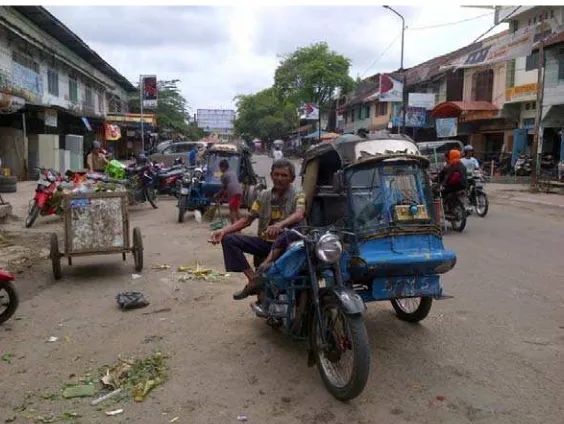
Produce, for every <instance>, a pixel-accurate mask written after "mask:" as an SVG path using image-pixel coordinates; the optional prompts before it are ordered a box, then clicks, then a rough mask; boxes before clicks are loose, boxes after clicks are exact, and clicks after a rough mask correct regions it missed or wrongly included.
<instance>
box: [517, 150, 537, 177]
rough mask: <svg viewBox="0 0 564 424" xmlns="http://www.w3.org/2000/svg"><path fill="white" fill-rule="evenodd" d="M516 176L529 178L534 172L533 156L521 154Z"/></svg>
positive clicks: (518, 159)
mask: <svg viewBox="0 0 564 424" xmlns="http://www.w3.org/2000/svg"><path fill="white" fill-rule="evenodd" d="M514 170H515V175H517V176H520V177H527V176H529V175H531V173H532V171H533V159H532V158H531V156H529V155H527V154H525V153H521V154H520V155H519V157H518V158H517V161H516V162H515V168H514Z"/></svg>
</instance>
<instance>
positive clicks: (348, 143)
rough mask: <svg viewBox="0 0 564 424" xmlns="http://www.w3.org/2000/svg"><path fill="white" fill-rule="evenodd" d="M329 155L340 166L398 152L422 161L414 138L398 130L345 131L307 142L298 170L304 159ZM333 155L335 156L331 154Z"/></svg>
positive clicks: (397, 153) (423, 158) (303, 169)
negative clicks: (363, 134) (365, 133)
mask: <svg viewBox="0 0 564 424" xmlns="http://www.w3.org/2000/svg"><path fill="white" fill-rule="evenodd" d="M324 155H327V156H333V157H332V159H331V162H333V163H335V162H336V161H339V162H340V167H346V166H349V165H353V164H357V163H360V162H365V161H366V160H368V159H374V158H380V160H383V159H394V160H395V159H399V158H401V157H402V156H406V157H409V159H412V160H413V159H417V160H422V161H424V162H426V161H425V157H423V156H421V154H420V152H419V149H418V148H417V145H416V144H415V142H414V141H413V140H412V139H411V138H410V137H408V136H406V135H402V134H387V135H381V136H378V135H371V136H369V137H361V136H359V135H353V134H345V135H343V136H341V137H338V138H335V139H334V140H332V141H329V142H327V141H325V142H322V143H319V144H315V145H313V146H311V147H310V148H309V149H308V150H307V151H306V154H305V158H304V161H303V164H302V170H301V174H302V175H303V174H304V172H305V169H306V167H307V164H308V162H310V161H312V160H314V159H315V158H317V157H320V156H324ZM335 156H336V157H335Z"/></svg>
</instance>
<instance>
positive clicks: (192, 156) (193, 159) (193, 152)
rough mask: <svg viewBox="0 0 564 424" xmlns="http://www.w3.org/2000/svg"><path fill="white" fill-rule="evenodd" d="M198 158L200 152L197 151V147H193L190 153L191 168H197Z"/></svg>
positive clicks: (189, 162) (189, 163)
mask: <svg viewBox="0 0 564 424" xmlns="http://www.w3.org/2000/svg"><path fill="white" fill-rule="evenodd" d="M196 156H198V152H197V151H196V147H195V146H192V148H191V149H190V152H188V165H189V166H196Z"/></svg>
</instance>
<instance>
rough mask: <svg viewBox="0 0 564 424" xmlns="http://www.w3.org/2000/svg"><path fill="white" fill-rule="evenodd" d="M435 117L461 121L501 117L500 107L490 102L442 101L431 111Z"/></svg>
mask: <svg viewBox="0 0 564 424" xmlns="http://www.w3.org/2000/svg"><path fill="white" fill-rule="evenodd" d="M431 116H432V117H433V118H459V121H460V122H466V121H477V120H481V119H495V118H499V117H500V116H499V109H498V108H497V107H495V106H494V105H493V104H491V103H490V102H483V101H479V102H442V103H439V104H438V105H436V106H435V107H434V108H433V110H432V111H431Z"/></svg>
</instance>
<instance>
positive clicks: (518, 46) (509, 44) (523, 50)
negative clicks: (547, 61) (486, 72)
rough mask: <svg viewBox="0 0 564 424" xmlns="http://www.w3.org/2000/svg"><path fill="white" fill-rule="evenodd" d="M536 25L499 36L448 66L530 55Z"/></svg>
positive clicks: (470, 66)
mask: <svg viewBox="0 0 564 424" xmlns="http://www.w3.org/2000/svg"><path fill="white" fill-rule="evenodd" d="M534 36H535V27H534V26H533V27H531V26H529V27H525V28H522V29H520V30H519V31H517V32H515V33H513V34H507V35H505V36H502V37H499V38H497V39H496V40H495V41H493V42H492V43H491V44H489V45H487V46H483V47H482V48H480V49H478V50H474V51H472V52H470V53H468V54H466V55H464V56H462V57H461V58H460V59H458V60H456V61H455V62H453V63H452V64H451V65H448V66H447V67H454V68H473V67H477V66H484V65H491V64H493V63H498V62H505V61H507V60H511V59H515V58H518V57H525V56H529V55H530V54H531V52H532V50H533V42H534Z"/></svg>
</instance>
